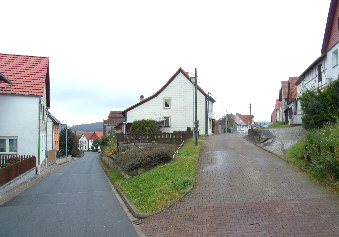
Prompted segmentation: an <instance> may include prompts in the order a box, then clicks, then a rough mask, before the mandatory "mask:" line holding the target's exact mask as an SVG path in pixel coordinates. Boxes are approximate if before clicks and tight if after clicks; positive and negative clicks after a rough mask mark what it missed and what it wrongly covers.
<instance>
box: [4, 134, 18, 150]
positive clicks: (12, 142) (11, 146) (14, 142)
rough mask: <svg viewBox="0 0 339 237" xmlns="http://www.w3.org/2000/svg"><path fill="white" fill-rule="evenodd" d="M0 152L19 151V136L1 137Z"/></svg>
mask: <svg viewBox="0 0 339 237" xmlns="http://www.w3.org/2000/svg"><path fill="white" fill-rule="evenodd" d="M0 152H4V153H5V152H6V153H16V152H18V138H15V137H4V138H0Z"/></svg>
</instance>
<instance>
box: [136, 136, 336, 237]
mask: <svg viewBox="0 0 339 237" xmlns="http://www.w3.org/2000/svg"><path fill="white" fill-rule="evenodd" d="M199 162H200V167H199V170H198V175H199V181H198V185H197V187H196V188H195V189H193V191H192V192H191V193H190V194H189V195H188V196H186V198H185V199H184V200H183V201H182V202H180V203H178V204H176V205H174V206H172V207H170V208H169V209H167V210H165V211H164V212H162V213H159V214H156V215H154V216H151V217H149V218H147V219H145V220H144V224H143V225H142V228H143V230H144V232H145V234H146V235H147V236H237V237H238V236H293V237H297V236H305V237H306V236H307V237H310V236H315V237H319V236H339V201H338V197H336V196H335V195H333V194H331V193H329V192H328V191H327V190H326V189H325V188H324V187H321V186H319V185H318V184H316V183H314V182H312V181H310V180H308V179H307V177H305V176H304V175H303V174H301V173H300V172H298V171H296V170H294V169H292V168H291V167H289V166H288V165H287V164H286V162H285V161H283V160H281V159H280V158H277V157H276V156H273V155H271V154H270V153H268V152H266V151H263V150H261V149H260V148H258V147H256V146H254V145H253V144H251V143H249V142H248V141H246V140H245V139H243V138H242V137H241V136H240V135H237V134H224V135H218V136H211V137H208V138H207V139H206V145H205V147H204V149H203V152H202V153H201V154H200V158H199Z"/></svg>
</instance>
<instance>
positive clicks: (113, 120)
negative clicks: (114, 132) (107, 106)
mask: <svg viewBox="0 0 339 237" xmlns="http://www.w3.org/2000/svg"><path fill="white" fill-rule="evenodd" d="M124 121H125V117H124V114H123V113H122V111H110V112H109V115H108V118H107V120H104V124H113V125H118V124H120V123H122V122H124Z"/></svg>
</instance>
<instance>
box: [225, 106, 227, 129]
mask: <svg viewBox="0 0 339 237" xmlns="http://www.w3.org/2000/svg"><path fill="white" fill-rule="evenodd" d="M225 120H226V133H227V109H226V117H225Z"/></svg>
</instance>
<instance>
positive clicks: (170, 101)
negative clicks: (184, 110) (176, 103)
mask: <svg viewBox="0 0 339 237" xmlns="http://www.w3.org/2000/svg"><path fill="white" fill-rule="evenodd" d="M166 100H169V107H166V105H165V102H166ZM163 107H164V109H170V108H171V107H172V98H171V97H164V102H163Z"/></svg>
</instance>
